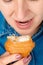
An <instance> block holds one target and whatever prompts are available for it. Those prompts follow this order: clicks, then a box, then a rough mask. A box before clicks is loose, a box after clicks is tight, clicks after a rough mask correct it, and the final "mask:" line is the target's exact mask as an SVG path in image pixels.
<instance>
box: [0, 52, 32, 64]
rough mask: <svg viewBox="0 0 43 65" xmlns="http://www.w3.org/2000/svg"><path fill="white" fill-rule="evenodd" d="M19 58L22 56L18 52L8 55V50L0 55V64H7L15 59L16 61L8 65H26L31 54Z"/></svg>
mask: <svg viewBox="0 0 43 65" xmlns="http://www.w3.org/2000/svg"><path fill="white" fill-rule="evenodd" d="M21 58H22V56H21V55H19V54H13V55H10V54H9V53H8V52H6V53H4V54H3V55H2V56H1V57H0V65H7V64H9V63H11V62H14V61H17V60H18V61H17V62H15V63H13V64H10V65H28V63H29V62H30V60H31V55H30V56H29V57H28V58H22V59H21Z"/></svg>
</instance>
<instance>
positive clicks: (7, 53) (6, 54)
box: [1, 52, 9, 57]
mask: <svg viewBox="0 0 43 65" xmlns="http://www.w3.org/2000/svg"><path fill="white" fill-rule="evenodd" d="M8 55H9V52H5V53H4V54H3V55H1V57H5V56H8Z"/></svg>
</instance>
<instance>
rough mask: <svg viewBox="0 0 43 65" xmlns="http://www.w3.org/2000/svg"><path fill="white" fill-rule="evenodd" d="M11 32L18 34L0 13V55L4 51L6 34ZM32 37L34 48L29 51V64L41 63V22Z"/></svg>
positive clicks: (42, 25)
mask: <svg viewBox="0 0 43 65" xmlns="http://www.w3.org/2000/svg"><path fill="white" fill-rule="evenodd" d="M12 34H15V35H16V36H19V35H20V34H18V33H17V32H16V31H15V30H14V29H13V28H12V27H11V26H10V25H9V24H8V23H7V22H6V21H5V19H4V17H3V15H2V13H0V55H2V54H3V53H5V52H6V50H5V48H4V44H5V42H6V40H7V36H8V35H12ZM32 39H33V41H34V42H35V48H34V49H33V51H32V52H31V55H32V60H31V62H30V63H29V65H43V24H41V27H40V29H39V30H38V32H37V33H36V34H34V35H33V37H32Z"/></svg>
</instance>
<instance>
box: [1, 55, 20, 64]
mask: <svg viewBox="0 0 43 65" xmlns="http://www.w3.org/2000/svg"><path fill="white" fill-rule="evenodd" d="M20 59H21V55H20V54H13V55H8V56H6V57H3V58H0V61H2V63H3V64H9V63H12V62H14V61H17V60H20Z"/></svg>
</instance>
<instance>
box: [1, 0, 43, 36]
mask: <svg viewBox="0 0 43 65" xmlns="http://www.w3.org/2000/svg"><path fill="white" fill-rule="evenodd" d="M0 10H1V12H2V13H3V15H4V17H5V19H6V20H7V22H8V23H9V24H10V25H11V26H12V27H13V28H14V29H15V30H16V31H17V32H18V33H20V34H22V35H25V34H28V35H31V36H32V35H33V34H34V33H35V32H36V31H37V30H38V28H39V25H40V23H41V22H42V18H43V0H0Z"/></svg>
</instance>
